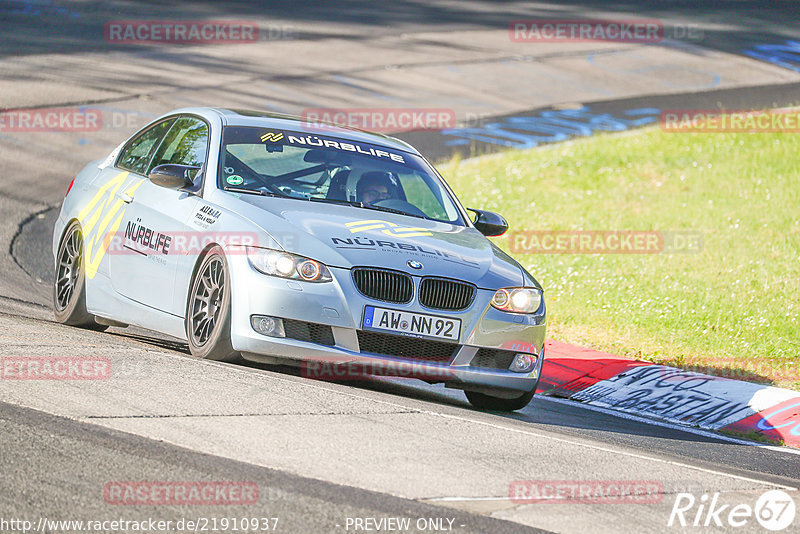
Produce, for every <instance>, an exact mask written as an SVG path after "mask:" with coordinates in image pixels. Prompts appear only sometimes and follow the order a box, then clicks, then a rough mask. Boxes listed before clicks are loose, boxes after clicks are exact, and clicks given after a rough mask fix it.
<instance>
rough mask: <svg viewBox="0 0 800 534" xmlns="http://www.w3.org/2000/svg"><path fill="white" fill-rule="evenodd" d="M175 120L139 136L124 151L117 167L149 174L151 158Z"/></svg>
mask: <svg viewBox="0 0 800 534" xmlns="http://www.w3.org/2000/svg"><path fill="white" fill-rule="evenodd" d="M174 120H175V119H167V120H165V121H163V122H159V123H158V124H156V125H155V126H153V127H152V128H150V129H149V130H147V131H145V132H144V133H142V134H141V135H139V136H137V137H136V138H135V139H133V140H132V141H131V142H129V143H128V144H127V145H125V148H123V149H122V151H121V152H120V155H119V159H118V160H117V167H119V168H120V169H125V170H128V171H131V172H135V173H137V174H142V175H144V174H147V166H148V164H149V163H150V156H151V155H152V153H153V151H154V150H155V148H156V147H157V146H158V144H159V142H160V141H161V139H163V137H164V134H166V133H167V130H169V127H170V126H171V125H172V123H173V122H174Z"/></svg>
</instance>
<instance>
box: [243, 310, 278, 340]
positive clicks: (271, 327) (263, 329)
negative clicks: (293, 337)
mask: <svg viewBox="0 0 800 534" xmlns="http://www.w3.org/2000/svg"><path fill="white" fill-rule="evenodd" d="M250 324H251V325H252V326H253V330H255V331H256V332H258V333H259V334H261V335H263V336H271V337H286V334H285V333H284V331H283V321H282V320H281V319H279V318H278V317H270V316H269V315H253V316H252V317H250Z"/></svg>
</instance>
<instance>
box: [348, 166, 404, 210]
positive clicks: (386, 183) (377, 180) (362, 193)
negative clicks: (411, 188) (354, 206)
mask: <svg viewBox="0 0 800 534" xmlns="http://www.w3.org/2000/svg"><path fill="white" fill-rule="evenodd" d="M395 191H396V186H395V181H394V179H393V178H392V173H390V172H382V171H371V172H365V173H364V174H362V175H361V178H359V180H358V184H357V185H356V200H357V201H358V202H363V203H364V204H374V203H376V202H380V201H381V200H388V199H390V198H397V195H396V194H395Z"/></svg>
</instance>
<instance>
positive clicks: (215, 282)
mask: <svg viewBox="0 0 800 534" xmlns="http://www.w3.org/2000/svg"><path fill="white" fill-rule="evenodd" d="M186 337H187V338H188V339H189V350H190V351H191V353H192V355H193V356H197V357H199V358H207V359H209V360H218V361H226V362H232V361H237V360H239V359H240V355H239V353H238V352H236V351H235V350H233V345H232V344H231V284H230V275H229V273H228V263H227V262H226V261H225V254H224V253H223V251H222V249H221V248H219V247H214V248H212V249H211V250H209V251H208V253H207V254H206V255H205V256H204V257H203V260H202V262H201V263H200V267H199V268H198V269H197V273H196V274H195V276H194V279H193V280H192V285H191V290H190V291H189V302H188V305H187V309H186Z"/></svg>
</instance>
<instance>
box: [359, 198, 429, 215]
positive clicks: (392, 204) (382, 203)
mask: <svg viewBox="0 0 800 534" xmlns="http://www.w3.org/2000/svg"><path fill="white" fill-rule="evenodd" d="M372 205H373V206H378V207H379V208H390V209H393V210H397V211H403V212H405V213H408V214H409V215H418V216H420V217H424V218H426V219H427V218H428V216H427V215H425V212H424V211H422V210H421V209H419V208H418V207H416V206H415V205H414V204H412V203H411V202H406V201H405V200H400V199H398V198H387V199H385V200H379V201H378V202H373V203H372Z"/></svg>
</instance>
